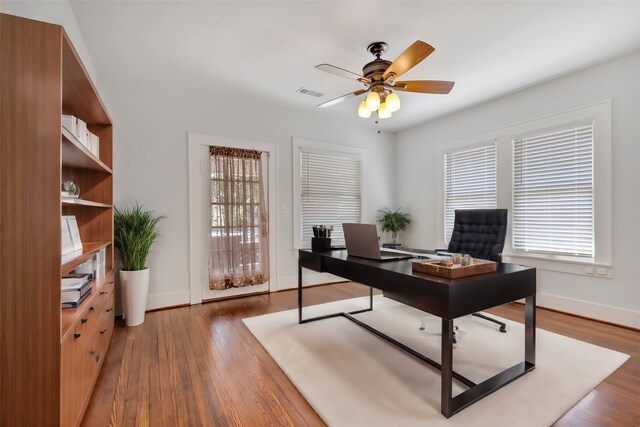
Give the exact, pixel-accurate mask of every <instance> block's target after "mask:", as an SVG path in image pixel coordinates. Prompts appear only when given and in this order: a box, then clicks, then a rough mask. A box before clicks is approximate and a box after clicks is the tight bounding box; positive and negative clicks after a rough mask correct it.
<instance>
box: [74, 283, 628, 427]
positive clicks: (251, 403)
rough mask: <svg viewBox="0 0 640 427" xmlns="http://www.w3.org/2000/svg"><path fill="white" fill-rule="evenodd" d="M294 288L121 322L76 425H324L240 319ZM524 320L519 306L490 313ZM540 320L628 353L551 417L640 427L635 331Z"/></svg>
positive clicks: (335, 295) (292, 300)
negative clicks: (557, 415) (131, 322)
mask: <svg viewBox="0 0 640 427" xmlns="http://www.w3.org/2000/svg"><path fill="white" fill-rule="evenodd" d="M367 294H368V288H366V287H364V286H361V285H357V284H354V283H344V284H338V285H331V286H320V287H315V288H310V289H308V291H307V290H305V305H312V304H320V303H323V302H328V301H334V300H339V299H346V298H352V297H355V296H362V295H367ZM296 295H297V294H296V293H295V291H285V292H278V293H274V294H263V295H257V296H250V297H245V298H239V299H232V300H225V301H219V302H212V303H207V304H202V305H195V306H190V307H180V308H175V309H170V310H163V311H156V312H150V313H147V315H146V319H145V323H144V324H143V325H140V326H137V327H133V328H126V327H125V326H124V324H123V322H119V326H118V327H117V328H116V330H115V331H114V334H113V338H112V341H111V349H110V351H109V353H108V355H107V359H106V360H105V364H104V367H103V369H102V372H101V373H100V377H99V378H98V382H97V385H96V388H95V391H94V393H93V396H92V398H91V402H90V403H89V407H88V408H87V412H86V414H85V417H84V420H83V426H90V427H96V426H97V427H99V426H107V425H111V426H154V427H155V426H322V425H324V423H323V422H322V420H321V419H320V417H318V415H317V414H316V413H315V412H314V410H313V409H312V408H311V406H309V404H308V403H307V402H306V400H305V399H304V398H303V397H302V395H301V394H300V393H299V392H298V390H297V389H296V388H295V387H294V386H293V385H292V384H291V382H290V381H289V379H288V378H287V377H286V376H285V375H284V373H283V372H282V370H281V369H280V368H279V367H278V365H276V363H275V362H274V361H273V360H272V359H271V357H270V356H269V354H268V353H267V352H266V351H265V350H264V349H263V348H262V346H261V345H260V344H259V343H258V342H257V341H256V340H255V339H254V338H253V335H251V333H250V332H249V331H248V330H247V329H246V328H245V326H244V324H243V323H242V321H241V319H243V318H245V317H251V316H257V315H260V314H265V313H271V312H276V311H281V310H288V309H291V308H295V307H296V306H297V305H296V304H297V300H296V298H297V296H296ZM491 312H493V313H494V314H496V315H499V316H502V317H505V318H508V319H512V320H516V321H520V322H521V321H522V318H523V306H522V305H520V304H507V305H504V306H501V307H497V308H495V309H493V310H491ZM537 322H538V327H539V328H542V329H546V330H549V331H552V332H556V333H559V334H562V335H566V336H570V337H573V338H577V339H579V340H583V341H586V342H590V343H593V344H596V345H600V346H603V347H607V348H610V349H613V350H618V351H621V352H624V353H627V354H630V355H631V359H630V360H628V361H627V362H626V363H625V364H624V365H623V366H622V367H621V368H620V369H618V370H617V371H616V372H615V373H614V374H613V375H611V376H610V377H609V378H607V379H606V380H605V381H604V382H603V383H601V384H600V385H599V386H598V387H597V388H596V389H595V390H593V391H592V392H591V393H590V394H589V395H587V396H586V397H585V398H584V399H583V400H582V401H581V402H580V403H579V404H578V405H576V406H575V407H574V408H573V409H571V410H570V411H569V412H568V413H567V414H565V415H564V416H563V417H562V418H561V419H560V420H558V422H557V423H556V424H555V425H556V426H559V427H567V426H572V427H573V426H575V427H578V426H579V427H586V426H588V427H591V426H624V427H628V426H640V333H639V332H636V331H631V330H627V329H623V328H618V327H615V326H611V325H606V324H602V323H599V322H594V321H590V320H585V319H580V318H576V317H572V316H568V315H565V314H561V313H556V312H552V311H549V310H544V309H539V310H538V318H537Z"/></svg>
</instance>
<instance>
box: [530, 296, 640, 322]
mask: <svg viewBox="0 0 640 427" xmlns="http://www.w3.org/2000/svg"><path fill="white" fill-rule="evenodd" d="M536 305H537V306H539V307H545V308H550V309H552V310H558V311H562V312H565V313H570V314H576V315H578V316H583V317H588V318H590V319H596V320H602V321H604V322H609V323H614V324H616V325H623V326H628V327H631V328H636V329H640V312H638V311H634V310H628V309H624V308H618V307H612V306H610V305H603V304H596V303H593V302H588V301H582V300H577V299H572V298H567V297H561V296H558V295H550V294H540V293H539V294H538V295H536Z"/></svg>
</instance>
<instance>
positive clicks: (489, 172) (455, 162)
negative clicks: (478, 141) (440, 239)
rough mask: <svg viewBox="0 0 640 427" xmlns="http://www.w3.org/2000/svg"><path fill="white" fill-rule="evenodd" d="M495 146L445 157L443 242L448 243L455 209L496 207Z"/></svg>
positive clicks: (449, 154)
mask: <svg viewBox="0 0 640 427" xmlns="http://www.w3.org/2000/svg"><path fill="white" fill-rule="evenodd" d="M496 173H497V157H496V144H495V142H492V143H490V144H484V145H482V146H480V147H476V148H471V149H463V150H458V151H452V152H449V153H446V154H445V155H444V242H445V243H447V242H449V239H451V232H452V230H453V220H454V217H455V210H456V209H492V208H495V207H496V206H497V183H496Z"/></svg>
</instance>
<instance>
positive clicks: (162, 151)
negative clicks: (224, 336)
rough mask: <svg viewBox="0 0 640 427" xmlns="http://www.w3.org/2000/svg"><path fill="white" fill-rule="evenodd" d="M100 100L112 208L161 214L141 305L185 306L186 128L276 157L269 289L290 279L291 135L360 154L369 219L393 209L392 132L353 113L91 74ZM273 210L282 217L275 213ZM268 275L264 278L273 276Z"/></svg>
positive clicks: (292, 267)
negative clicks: (111, 153)
mask: <svg viewBox="0 0 640 427" xmlns="http://www.w3.org/2000/svg"><path fill="white" fill-rule="evenodd" d="M100 80H101V83H102V88H103V93H104V97H105V102H106V103H107V105H108V107H109V109H110V111H109V112H110V114H111V116H112V118H113V122H114V144H115V158H114V174H115V178H114V180H115V202H116V205H119V206H122V205H124V204H130V203H133V202H134V201H138V202H139V203H141V204H143V205H144V206H145V208H147V209H151V210H154V211H155V212H157V213H158V214H163V215H166V216H167V218H166V219H165V220H164V221H163V222H162V223H161V227H160V232H161V235H162V237H161V238H160V240H159V242H158V243H157V245H156V246H155V247H154V250H153V252H152V254H151V256H150V262H149V266H150V267H151V271H152V273H151V275H152V277H151V285H150V289H149V294H150V297H149V306H148V308H156V307H160V306H167V305H175V304H182V303H187V302H188V301H189V298H188V297H189V294H188V291H189V222H188V221H189V212H188V207H189V203H188V189H189V187H188V176H189V174H188V151H187V132H199V133H204V134H212V135H221V136H228V137H233V138H242V139H251V140H257V141H265V142H274V143H276V144H278V153H277V156H278V158H277V167H278V170H277V199H278V212H279V213H278V230H277V235H275V236H273V237H274V238H275V239H277V251H278V271H277V277H278V288H279V289H282V288H283V287H286V286H291V285H293V284H295V283H297V282H296V279H295V277H296V274H297V260H296V259H295V258H294V253H295V252H294V250H293V222H292V219H293V215H292V206H293V202H292V196H293V194H292V192H293V187H292V178H293V176H292V157H291V156H292V141H291V138H292V136H298V137H304V138H309V139H315V140H320V141H328V142H333V143H338V144H347V145H354V146H358V147H364V148H367V150H368V169H369V170H368V174H369V194H368V209H369V217H370V218H374V217H375V212H376V210H377V209H381V208H383V207H385V206H389V207H393V199H394V198H393V190H394V188H395V179H394V170H393V168H394V164H395V155H394V143H393V135H391V134H385V133H382V134H380V135H378V134H376V132H375V130H374V128H373V126H372V125H371V127H362V124H360V123H358V120H361V119H359V118H358V117H357V115H356V113H355V111H354V114H353V115H350V116H348V117H343V118H341V119H339V120H336V119H329V118H328V117H327V116H328V115H327V114H323V111H324V110H318V112H317V113H313V114H302V113H297V112H293V111H287V110H281V109H277V108H273V107H270V106H266V105H265V106H263V105H260V106H252V105H251V102H252V100H251V99H240V98H238V99H236V100H224V99H220V98H219V97H217V96H216V94H210V93H203V92H200V91H198V88H193V87H190V85H189V82H188V81H184V82H179V81H178V82H175V85H174V86H172V87H167V86H166V85H158V84H156V83H152V82H144V81H131V80H129V79H127V78H123V77H119V76H109V75H103V74H101V75H100ZM282 207H285V208H286V212H287V213H286V214H282V213H281V211H282V209H281V208H282ZM272 274H273V273H272Z"/></svg>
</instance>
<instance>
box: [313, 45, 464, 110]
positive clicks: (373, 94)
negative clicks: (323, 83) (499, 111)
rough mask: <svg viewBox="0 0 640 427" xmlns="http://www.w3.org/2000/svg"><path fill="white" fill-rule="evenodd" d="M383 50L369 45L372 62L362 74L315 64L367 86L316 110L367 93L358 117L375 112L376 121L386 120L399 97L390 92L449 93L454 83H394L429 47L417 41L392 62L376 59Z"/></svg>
mask: <svg viewBox="0 0 640 427" xmlns="http://www.w3.org/2000/svg"><path fill="white" fill-rule="evenodd" d="M387 47H388V45H387V44H386V43H385V42H375V43H371V44H370V45H369V46H368V47H367V50H368V51H369V52H371V54H372V55H374V56H375V57H376V59H374V60H373V61H371V62H369V63H368V64H366V65H365V66H364V67H363V68H362V75H360V74H357V73H353V72H351V71H348V70H345V69H343V68H340V67H336V66H334V65H330V64H320V65H317V66H316V68H317V69H318V70H321V71H325V72H327V73H331V74H335V75H336V76H340V77H346V78H348V79H351V80H356V81H358V82H360V83H364V85H365V86H366V87H367V88H366V89H358V90H356V91H355V92H351V93H348V94H346V95H342V96H340V97H338V98H335V99H332V100H330V101H327V102H324V103H322V104H320V105H318V107H320V108H326V107H331V106H332V105H336V104H338V103H340V102H342V101H346V100H347V99H351V98H353V97H356V96H359V95H362V94H364V93H367V92H369V95H367V98H366V99H365V100H364V101H362V102H361V103H360V106H359V108H358V115H359V116H360V117H363V118H369V117H371V112H372V111H377V112H378V117H379V118H380V119H386V118H389V117H391V113H393V112H395V111H398V110H399V109H400V98H399V97H398V95H397V94H395V93H394V92H393V91H400V92H416V93H433V94H448V93H449V92H451V89H452V88H453V85H454V84H455V83H454V82H448V81H442V80H406V81H397V80H396V79H397V78H398V77H400V76H402V75H403V74H404V73H406V72H407V71H409V70H410V69H412V68H413V67H415V66H416V65H418V64H419V63H420V62H422V61H423V60H424V59H425V58H426V57H427V56H429V55H431V53H433V51H434V50H435V49H434V48H433V47H432V46H431V45H429V44H427V43H425V42H423V41H420V40H417V41H416V42H415V43H413V44H412V45H411V46H409V47H408V48H407V50H405V51H404V52H402V54H401V55H400V56H399V57H398V58H397V59H396V60H395V61H393V62H391V61H387V60H386V59H382V58H380V56H382V54H383V53H384V52H386V51H387Z"/></svg>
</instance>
